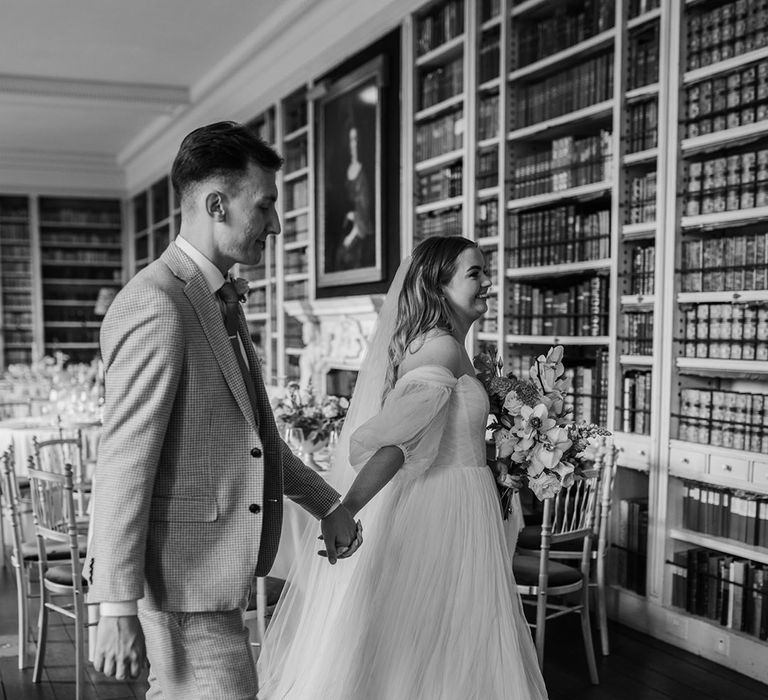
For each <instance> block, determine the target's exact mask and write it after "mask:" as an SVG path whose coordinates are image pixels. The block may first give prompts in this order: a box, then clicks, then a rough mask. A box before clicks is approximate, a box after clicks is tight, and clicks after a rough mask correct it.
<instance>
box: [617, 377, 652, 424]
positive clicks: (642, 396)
mask: <svg viewBox="0 0 768 700" xmlns="http://www.w3.org/2000/svg"><path fill="white" fill-rule="evenodd" d="M621 384H622V387H621V388H622V397H621V429H622V430H623V431H624V432H625V433H635V434H636V435H650V433H651V373H650V372H647V371H639V370H632V371H629V372H626V373H625V374H624V376H623V377H622V382H621Z"/></svg>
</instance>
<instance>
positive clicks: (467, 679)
mask: <svg viewBox="0 0 768 700" xmlns="http://www.w3.org/2000/svg"><path fill="white" fill-rule="evenodd" d="M487 418H488V399H487V396H486V394H485V391H484V389H483V387H482V385H481V384H480V382H479V381H478V380H477V379H476V378H474V377H472V376H469V375H465V376H462V377H460V378H459V379H456V378H455V377H454V376H453V375H452V374H451V373H450V372H449V371H448V370H447V369H445V368H443V367H439V366H432V365H430V366H422V367H418V368H416V369H413V370H411V371H410V372H408V373H406V374H405V375H404V376H402V377H401V378H400V379H399V380H398V382H397V384H396V385H395V387H394V388H393V390H392V391H391V392H390V394H389V395H388V397H387V399H386V401H385V403H384V405H383V407H382V408H381V410H380V412H379V413H378V414H376V415H374V416H373V417H371V418H369V419H368V420H367V421H366V422H364V423H363V424H362V425H360V427H359V428H358V429H357V430H356V431H355V432H354V434H353V435H352V438H351V442H350V449H349V452H350V455H349V462H350V463H351V465H352V466H353V467H354V468H360V467H361V466H362V465H363V464H364V463H365V462H366V461H367V460H368V458H370V457H371V455H373V454H374V453H375V452H376V450H378V449H379V448H380V447H382V446H384V445H399V446H400V447H401V448H402V449H403V452H404V454H405V456H406V459H405V464H404V465H403V467H402V469H401V470H400V471H399V472H398V474H397V475H396V476H395V478H394V479H393V480H392V481H391V482H390V483H389V484H388V485H387V486H386V487H385V488H384V489H383V490H382V491H381V492H380V493H379V494H378V495H377V496H376V497H375V498H374V499H373V501H372V502H371V503H370V504H369V505H368V506H367V507H366V508H365V509H363V511H361V513H360V517H361V519H362V521H363V526H364V539H365V541H364V544H363V546H362V547H361V548H360V550H359V551H358V552H357V553H356V554H355V555H354V556H353V557H352V558H350V559H348V560H340V561H339V562H338V563H337V564H336V566H334V567H329V566H328V564H327V562H325V563H324V562H323V560H321V559H320V558H319V557H316V556H315V557H314V560H312V561H307V562H305V563H304V564H302V565H301V566H298V567H296V568H295V570H294V571H292V574H291V577H292V578H291V582H290V592H289V594H288V596H287V597H286V599H285V600H283V601H282V602H281V604H280V605H279V606H278V610H277V612H276V615H275V617H274V618H273V620H272V623H271V625H270V629H269V630H268V633H267V637H266V640H265V646H264V653H263V655H262V658H261V659H260V662H259V680H260V682H261V686H262V690H261V692H260V694H259V698H261V699H264V700H267V699H268V700H274V699H277V698H293V699H296V700H313V699H317V700H330V699H332V700H473V699H474V700H496V699H498V700H502V699H503V700H518V699H519V700H528V699H532V698H536V699H538V698H546V689H545V687H544V682H543V679H542V676H541V673H540V671H539V667H538V664H537V662H536V653H535V650H534V646H533V643H532V640H531V634H530V631H529V629H528V626H527V624H526V622H525V619H524V617H523V611H522V605H521V603H520V598H519V596H518V594H517V591H516V588H515V583H514V579H513V576H512V565H511V559H510V554H509V550H508V546H507V541H506V537H505V534H504V529H503V525H502V519H501V514H500V508H499V503H498V498H497V495H496V490H495V486H494V482H493V477H492V474H491V471H490V470H489V469H488V467H487V466H486V464H485V443H484V435H485V425H486V421H487ZM315 530H316V528H315ZM316 536H317V532H316V531H314V532H312V533H310V534H308V537H311V538H313V539H314V538H316ZM315 541H316V540H315ZM318 567H320V568H318ZM322 567H324V568H322ZM308 581H312V584H311V588H308V586H307V583H306V582H308Z"/></svg>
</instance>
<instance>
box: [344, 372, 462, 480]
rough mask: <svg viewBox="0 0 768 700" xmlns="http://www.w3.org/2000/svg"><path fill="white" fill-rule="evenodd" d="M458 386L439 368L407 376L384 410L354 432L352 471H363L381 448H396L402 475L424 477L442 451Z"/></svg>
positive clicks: (351, 439) (351, 450) (399, 384)
mask: <svg viewBox="0 0 768 700" xmlns="http://www.w3.org/2000/svg"><path fill="white" fill-rule="evenodd" d="M455 386H456V378H455V377H454V376H453V374H452V373H451V372H450V370H448V369H447V368H445V367H441V366H439V365H422V366H421V367H417V368H415V369H413V370H411V371H410V372H407V373H406V374H404V375H403V376H402V377H401V378H400V379H399V380H398V381H397V384H395V386H394V388H393V389H392V391H391V392H390V393H389V395H388V396H387V398H386V400H385V401H384V405H383V406H382V408H381V411H380V412H379V413H378V414H377V415H376V416H374V417H373V418H371V419H370V420H369V421H367V422H366V423H363V425H361V426H360V427H359V428H358V429H357V430H356V431H355V432H354V433H352V436H351V438H350V446H349V461H350V464H351V465H352V468H353V469H354V470H355V471H360V469H362V468H363V466H364V465H365V464H366V462H367V461H368V460H369V459H370V458H371V457H372V456H373V455H374V454H375V453H376V452H377V451H378V450H379V449H381V448H382V447H385V446H387V445H395V446H397V447H399V448H400V449H401V450H402V452H403V456H404V458H405V462H404V463H403V466H402V468H401V472H403V474H404V475H406V476H408V477H411V478H413V477H417V476H419V475H420V474H423V473H424V472H425V471H426V470H427V469H428V468H429V466H430V465H431V464H432V463H433V462H434V461H435V457H436V456H437V452H438V450H439V448H440V441H441V438H442V436H443V431H444V429H445V423H446V416H447V414H448V411H447V410H446V408H447V404H448V401H449V400H450V398H451V394H452V393H453V389H454V387H455Z"/></svg>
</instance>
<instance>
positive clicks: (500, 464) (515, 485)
mask: <svg viewBox="0 0 768 700" xmlns="http://www.w3.org/2000/svg"><path fill="white" fill-rule="evenodd" d="M496 472H497V476H496V481H498V482H499V483H500V484H501V485H502V486H504V487H505V488H508V489H514V490H515V491H519V490H520V489H521V488H522V486H523V477H522V476H521V475H520V474H510V473H509V464H508V463H507V462H506V461H505V460H502V459H497V460H496Z"/></svg>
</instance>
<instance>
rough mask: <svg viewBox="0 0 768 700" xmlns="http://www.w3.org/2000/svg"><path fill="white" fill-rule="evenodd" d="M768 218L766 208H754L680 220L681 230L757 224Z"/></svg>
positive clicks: (686, 217)
mask: <svg viewBox="0 0 768 700" xmlns="http://www.w3.org/2000/svg"><path fill="white" fill-rule="evenodd" d="M766 217H768V207H755V208H753V209H734V210H732V211H721V212H716V213H713V214H699V215H697V216H683V217H681V219H680V227H681V228H720V227H722V226H728V225H731V224H749V223H753V222H755V223H758V222H762V221H765V220H766Z"/></svg>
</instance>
